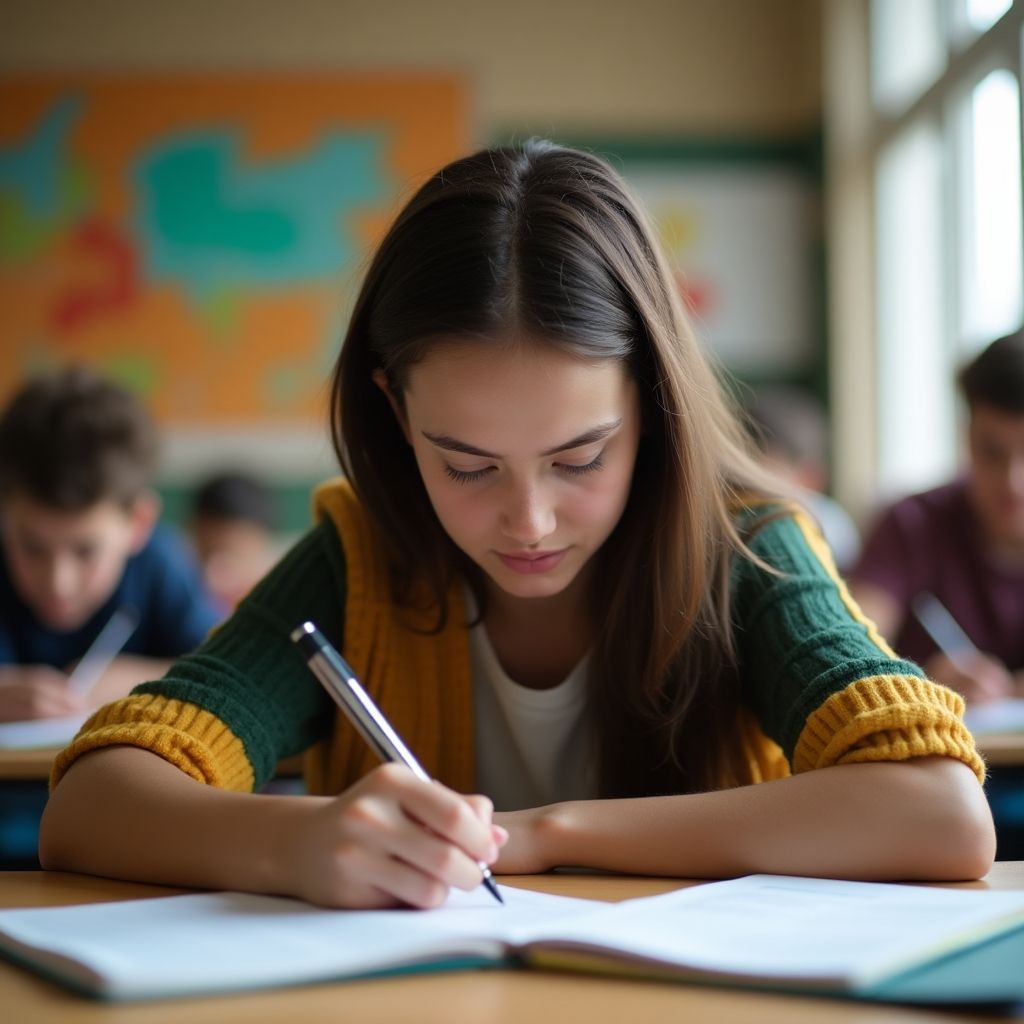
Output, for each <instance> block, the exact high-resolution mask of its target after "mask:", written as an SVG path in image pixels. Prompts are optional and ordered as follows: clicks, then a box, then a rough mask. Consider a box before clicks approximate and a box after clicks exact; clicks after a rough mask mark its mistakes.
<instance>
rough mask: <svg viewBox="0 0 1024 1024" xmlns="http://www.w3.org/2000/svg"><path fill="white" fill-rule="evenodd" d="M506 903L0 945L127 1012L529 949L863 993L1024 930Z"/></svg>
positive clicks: (745, 901)
mask: <svg viewBox="0 0 1024 1024" xmlns="http://www.w3.org/2000/svg"><path fill="white" fill-rule="evenodd" d="M502 895H503V896H504V897H505V900H506V903H505V905H504V906H499V905H498V904H496V903H495V902H494V901H493V900H492V898H491V897H490V895H489V894H488V893H487V892H486V890H484V889H483V888H479V889H477V890H475V891H474V892H472V893H468V894H463V893H456V894H454V895H453V896H452V898H451V899H450V900H449V902H448V903H447V904H446V905H445V906H444V907H443V908H441V909H438V910H429V911H414V910H374V911H340V910H334V911H332V910H324V909H322V908H318V907H313V906H310V905H309V904H306V903H302V902H300V901H297V900H289V899H283V898H278V897H271V896H254V895H249V894H242V893H202V894H196V895H189V896H171V897H165V898H161V899H149V900H132V901H129V902H122V903H105V904H95V905H84V906H74V907H51V908H42V909H32V910H7V911H0V948H6V949H8V950H10V951H13V952H14V953H15V954H16V955H20V956H21V957H22V958H24V959H27V960H29V961H30V962H32V963H34V964H35V965H37V966H39V967H40V968H41V969H43V970H49V972H50V973H54V974H57V975H58V976H61V977H64V978H65V979H71V980H72V981H77V983H78V984H79V985H80V986H83V987H86V988H89V989H91V990H93V991H96V992H98V993H100V994H102V995H106V996H108V997H111V998H122V999H132V998H153V997H158V996H167V995H175V994H185V993H202V992H215V991H228V990H231V989H239V988H255V987H266V986H275V985H290V984H300V983H303V982H311V981H326V980H331V979H340V978H346V977H355V976H358V975H360V974H366V973H372V972H376V971H385V970H390V969H394V968H402V967H411V966H414V965H420V964H429V963H432V962H437V963H444V962H445V961H449V962H450V961H453V960H454V961H458V960H460V959H466V958H470V959H482V960H487V961H498V960H501V959H503V958H504V956H505V955H506V953H507V951H508V950H509V948H520V949H521V948H524V947H526V946H527V945H533V946H535V947H539V948H541V949H543V948H547V949H549V950H550V949H551V948H552V947H553V946H563V947H565V946H567V947H568V948H570V949H573V950H581V949H582V950H586V949H592V950H598V951H602V952H608V951H610V952H611V953H612V954H613V955H614V956H615V957H616V958H618V959H620V960H623V959H628V958H630V957H633V958H640V959H641V960H642V961H643V962H645V963H650V964H666V965H670V966H671V967H672V968H673V969H674V970H680V969H681V968H686V969H691V970H693V971H697V972H700V973H702V974H703V975H705V976H712V977H713V976H718V977H720V978H723V979H726V978H734V979H746V980H757V981H759V982H762V983H779V984H782V983H786V982H788V983H791V984H803V985H814V984H821V985H825V986H827V987H829V988H833V989H856V988H857V987H858V986H859V985H863V984H868V983H870V982H871V981H873V980H879V979H881V978H883V977H885V976H887V975H889V974H892V973H897V972H898V971H900V970H903V969H906V968H909V967H910V966H913V965H914V964H915V963H918V962H923V961H925V960H927V959H930V958H931V957H932V956H936V955H940V954H941V953H942V952H945V951H948V950H951V949H953V948H955V947H956V946H957V945H960V944H962V943H964V942H968V941H970V940H972V939H974V938H979V937H981V936H983V935H990V934H994V933H997V932H998V931H1000V930H1005V929H1006V928H1009V927H1011V926H1013V924H1014V923H1016V924H1018V925H1020V924H1024V892H1012V891H1011V892H1007V891H982V890H951V889H939V888H932V887H926V886H899V885H885V884H880V883H879V884H875V883H863V882H837V881H829V880H822V879H812V878H793V877H784V876H776V875H754V876H750V877H747V878H740V879H735V880H731V881H727V882H716V883H710V884H707V885H700V886H695V887H693V888H690V889H684V890H680V891H677V892H672V893H668V894H665V895H662V896H653V897H649V898H645V899H636V900H627V901H625V902H623V903H619V904H604V903H599V902H596V901H592V900H576V899H569V898H566V897H560V896H551V895H548V894H545V893H535V892H528V891H524V890H520V889H515V888H512V887H510V886H502ZM62 958H63V959H62ZM554 959H556V960H557V952H556V953H555V955H554ZM680 976H683V977H685V971H682V972H681V973H680Z"/></svg>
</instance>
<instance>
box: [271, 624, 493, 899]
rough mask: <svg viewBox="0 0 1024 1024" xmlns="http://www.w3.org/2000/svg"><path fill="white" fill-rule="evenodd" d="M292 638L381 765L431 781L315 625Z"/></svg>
mask: <svg viewBox="0 0 1024 1024" xmlns="http://www.w3.org/2000/svg"><path fill="white" fill-rule="evenodd" d="M291 638H292V640H293V641H294V642H295V643H296V644H298V646H299V648H300V649H301V650H302V653H303V654H304V655H305V656H306V661H307V662H308V663H309V667H310V669H311V670H312V672H313V674H314V675H315V676H316V677H317V679H319V680H320V682H321V683H322V684H323V687H324V689H325V690H327V692H328V693H329V694H330V695H331V697H332V698H333V699H334V702H335V704H337V705H338V707H339V708H341V710H342V711H343V712H344V713H345V714H346V716H347V717H348V719H349V721H350V722H351V723H352V724H353V725H354V726H355V728H356V730H357V731H358V732H359V734H360V735H361V736H362V737H363V739H364V740H366V742H367V743H368V744H369V745H370V747H371V748H372V749H373V750H374V752H375V753H376V754H377V756H378V757H379V758H380V759H381V760H382V761H397V762H399V763H400V764H404V765H405V766H406V768H408V769H409V770H410V771H411V772H412V773H413V774H414V775H416V776H417V777H418V778H421V779H423V780H424V781H425V782H430V781H432V780H431V778H430V776H429V775H428V774H427V773H426V771H424V769H423V766H422V765H421V764H420V763H419V761H417V760H416V758H415V757H414V756H413V753H412V751H411V750H410V749H409V748H408V747H407V746H406V745H405V744H404V743H403V742H402V739H401V737H400V736H399V735H398V733H397V732H395V730H394V729H393V728H392V726H391V723H390V722H389V721H388V720H387V719H386V718H385V717H384V715H383V713H382V712H381V710H380V708H378V707H377V705H376V704H375V703H374V702H373V700H372V698H371V697H370V695H369V694H368V693H367V692H366V691H365V690H364V689H363V687H362V685H361V684H360V682H359V680H358V679H356V674H355V673H354V672H353V671H352V668H351V667H350V666H349V664H348V662H347V661H345V659H344V658H343V657H342V656H341V655H340V654H339V653H338V652H337V651H336V650H335V649H334V647H333V646H332V645H331V643H330V642H329V641H328V639H327V637H325V636H324V635H323V633H321V632H320V630H319V629H317V628H316V626H315V625H313V623H312V622H304V623H303V624H302V625H301V626H299V627H298V628H297V629H294V630H292V634H291ZM477 864H478V866H479V868H480V872H481V874H482V875H483V882H484V885H485V886H486V887H487V891H488V892H489V893H490V894H491V895H492V896H493V897H494V898H495V899H496V900H497V901H498V902H499V903H504V902H505V901H504V900H503V899H502V898H501V893H499V892H498V886H497V884H496V883H495V881H494V876H493V875H492V874H491V869H490V868H489V867H488V866H487V865H486V864H484V863H483V862H481V861H478V862H477Z"/></svg>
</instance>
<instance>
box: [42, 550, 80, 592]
mask: <svg viewBox="0 0 1024 1024" xmlns="http://www.w3.org/2000/svg"><path fill="white" fill-rule="evenodd" d="M77 587H78V571H77V569H76V567H75V562H74V559H73V558H69V557H64V556H61V555H56V556H54V558H53V559H52V560H51V561H50V565H49V570H48V572H47V574H46V589H47V593H48V595H49V596H50V597H51V598H55V599H56V600H59V601H64V600H66V599H67V598H69V597H71V596H72V595H73V594H74V593H75V590H76V589H77Z"/></svg>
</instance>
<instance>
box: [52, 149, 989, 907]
mask: <svg viewBox="0 0 1024 1024" xmlns="http://www.w3.org/2000/svg"><path fill="white" fill-rule="evenodd" d="M332 428H333V438H334V443H335V446H336V449H337V452H338V456H339V459H340V461H341V465H342V467H343V469H344V471H345V477H346V479H347V482H346V483H340V482H334V483H330V484H328V485H326V486H324V487H322V488H321V489H320V491H319V492H318V494H317V496H316V509H317V514H318V523H317V525H316V526H315V527H314V528H313V529H312V530H311V531H310V532H309V533H308V534H307V535H306V536H305V537H304V539H302V540H301V541H300V542H299V543H298V544H297V546H296V547H295V548H294V549H293V550H292V551H291V552H290V553H288V554H287V555H286V556H285V558H284V559H283V561H282V562H281V563H280V564H279V565H278V566H277V567H276V568H275V569H273V570H272V571H271V573H270V574H269V575H268V576H267V577H266V579H265V580H264V581H263V582H262V583H260V584H259V585H257V587H256V588H255V590H254V591H253V592H252V593H251V594H250V596H248V597H247V598H246V599H245V600H244V601H242V603H241V605H240V606H239V608H238V610H237V612H236V613H235V614H234V615H233V616H232V617H231V618H230V619H229V620H228V621H227V623H226V624H225V625H224V626H223V627H222V628H220V629H219V630H218V631H217V632H216V633H215V634H214V635H213V636H212V637H211V638H210V639H209V640H208V641H207V642H206V644H205V645H204V646H203V647H202V648H200V649H199V651H198V652H197V653H195V654H194V655H191V656H189V657H186V658H183V659H182V660H180V661H179V662H178V663H177V664H176V665H175V666H174V667H173V668H172V669H171V671H170V672H169V673H168V674H167V675H166V676H165V677H164V678H163V679H161V680H159V681H157V682H151V683H147V684H145V685H143V686H141V687H138V688H137V689H136V690H135V691H133V694H132V695H131V696H129V697H127V698H125V699H123V700H120V701H118V702H116V703H114V704H111V705H108V706H107V707H105V708H103V709H101V710H100V711H99V712H98V713H97V714H96V715H95V716H94V717H93V718H92V719H91V720H90V721H89V722H88V723H87V724H86V725H85V727H84V728H83V730H82V732H81V733H80V734H79V736H78V737H77V738H76V739H75V741H74V742H73V743H72V744H71V746H70V747H68V749H67V750H65V751H64V752H63V753H62V754H61V756H60V757H59V758H58V760H57V763H56V765H55V769H54V777H53V786H54V788H53V794H52V796H51V799H50V803H49V805H48V808H47V811H46V815H45V819H44V822H43V831H42V839H41V849H40V856H41V859H42V862H43V864H44V865H45V866H46V867H48V868H60V869H67V870H75V871H84V872H89V873H94V874H102V875H113V876H117V877H121V878H131V879H140V880H146V881H151V882H164V883H172V884H179V885H194V886H210V887H218V888H221V887H223V888H233V889H242V890H252V891H257V892H272V893H285V894H290V895H294V896H299V897H303V898H305V899H308V900H311V901H314V902H317V903H322V904H327V905H332V906H361V907H367V906H387V905H394V904H396V903H402V904H410V905H414V906H420V907H429V906H434V905H436V904H438V903H439V902H441V901H442V900H443V899H444V897H445V895H446V893H447V891H448V889H449V888H450V887H458V888H463V889H468V888H472V887H474V886H476V885H477V884H479V882H480V870H479V867H478V866H477V862H478V861H484V862H486V863H488V864H491V865H493V868H494V870H495V871H497V872H513V873H519V872H537V871H545V870H548V869H550V868H552V867H555V866H557V865H574V866H586V867H591V868H597V869H606V870H611V871H621V872H631V873H641V874H653V875H675V876H700V877H718V876H729V875H736V874H742V873H746V872H755V871H767V872H780V873H795V874H807V875H824V876H831V877H845V878H861V879H873V878H885V879H893V878H903V879H907V878H916V879H964V878H975V877H978V876H979V875H981V874H983V873H984V872H985V871H986V870H987V869H988V867H989V865H990V863H991V861H992V858H993V854H994V838H993V830H992V823H991V818H990V815H989V811H988V807H987V805H986V802H985V798H984V795H983V792H982V788H981V785H980V782H979V780H980V778H981V776H982V774H983V765H982V762H981V760H980V758H979V756H978V754H977V753H976V751H975V748H974V744H973V741H972V739H971V736H970V734H969V733H968V732H967V731H966V729H965V728H964V725H963V722H962V720H961V714H962V710H963V705H962V701H961V699H960V697H959V696H957V695H956V694H954V693H953V692H952V691H950V690H948V689H945V688H943V687H940V686H938V685H936V684H934V683H932V682H930V681H928V680H927V679H925V678H924V677H923V676H922V674H921V671H920V670H919V669H918V668H917V667H916V666H915V665H913V664H912V663H909V662H906V661H903V660H900V659H899V658H897V656H896V655H895V654H894V653H893V652H892V651H891V650H890V649H889V648H888V647H887V645H886V644H885V642H884V641H883V640H882V638H881V637H880V636H878V634H877V632H876V631H875V630H874V627H873V626H872V624H871V623H870V622H868V621H867V620H865V619H864V618H863V616H862V615H861V614H860V612H859V611H858V609H857V608H856V606H855V605H854V604H853V603H852V602H851V600H850V598H849V595H848V593H847V591H846V588H845V587H844V585H843V584H842V583H841V581H840V580H839V579H838V578H837V576H836V573H835V570H834V567H833V564H832V560H831V558H830V556H829V554H828V551H827V549H826V548H825V546H824V544H823V542H822V541H821V539H820V536H819V535H818V534H817V532H815V530H814V528H813V527H812V526H811V524H810V522H809V520H808V519H807V517H806V516H805V515H804V514H803V513H802V512H800V511H799V510H798V509H796V508H792V507H790V506H789V505H787V504H786V503H785V502H783V501H780V499H779V498H778V496H777V491H776V489H775V488H774V486H773V483H772V480H771V479H770V478H769V477H767V476H766V475H765V474H764V473H763V472H762V471H760V470H759V469H758V468H757V466H756V464H755V463H754V462H753V461H752V460H751V457H750V456H749V455H748V454H747V451H746V449H745V447H744V441H743V440H742V436H743V435H742V431H741V430H740V429H739V428H738V427H737V424H736V423H735V422H734V420H733V418H732V416H731V414H730V412H729V411H728V410H727V407H726V405H725V403H724V400H723V398H722V396H721V394H720V392H719V388H718V386H717V384H716V380H715V377H714V375H713V373H712V371H711V370H710V369H709V366H708V364H707V363H706V361H705V359H704V357H703V356H702V354H701V352H700V350H699V348H698V345H697V343H696V341H695V339H694V336H693V333H692V330H691V328H690V326H689V325H688V323H687V322H686V318H685V316H684V314H683V312H682V310H681V308H680V303H679V301H678V299H677V296H676V293H675V290H674V288H673V285H672V280H671V277H670V275H669V273H668V272H667V270H666V267H665V265H664V263H663V261H662V258H661V256H660V255H659V254H658V250H657V247H656V244H655V242H654V239H653V236H652V233H651V230H650V228H649V227H648V226H647V225H646V223H645V220H644V217H643V215H642V213H641V211H640V210H639V209H638V206H637V204H636V202H635V200H634V199H633V198H632V197H631V196H630V194H629V192H628V191H627V189H626V187H625V185H624V184H623V182H622V181H621V180H620V178H619V177H618V176H617V174H616V173H615V172H614V171H613V170H612V169H611V168H609V167H608V166H607V165H606V164H605V163H603V162H602V161H601V160H599V159H597V158H595V157H594V156H591V155H589V154H586V153H582V152H577V151H574V150H571V149H564V148H560V147H558V146H555V145H552V144H550V143H546V142H538V141H533V142H528V143H526V144H524V145H522V146H517V147H512V148H504V149H495V150H489V151H485V152H482V153H478V154H477V155H475V156H471V157H468V158H466V159H462V160H459V161H457V162H455V163H453V164H451V165H450V166H448V167H446V168H444V169H443V170H442V171H441V172H440V173H438V174H437V175H436V176H435V177H433V178H432V179H431V180H430V181H429V182H428V183H427V184H426V185H424V186H423V188H422V189H421V190H420V191H419V192H418V193H417V194H416V195H415V196H414V197H413V199H412V200H411V201H410V202H409V204H408V206H406V208H405V209H404V210H403V211H402V213H401V214H400V215H399V217H398V219H397V221H396V222H395V224H394V226H393V227H392V228H391V230H390V231H389V233H388V234H387V236H386V237H385V239H384V241H383V243H382V244H381V246H380V249H379V251H378V252H377V254H376V257H375V259H374V261H373V263H372V265H371V267H370V269H369V271H368V274H367V277H366V280H365V283H364V285H363V287H362V291H361V293H360V296H359V298H358V301H357V303H356V305H355V308H354V311H353V314H352V318H351V323H350V326H349V328H348V333H347V336H346V338H345V341H344V344H343V346H342V349H341V354H340V357H339V359H338V364H337V367H336V370H335V373H334V377H333V392H332ZM307 619H310V620H313V621H314V622H316V623H317V624H318V625H319V626H320V628H321V629H322V630H323V631H324V632H325V633H326V634H327V636H328V637H329V638H330V639H331V640H332V642H333V643H334V644H335V645H336V646H337V647H338V648H339V649H340V650H341V651H342V652H343V653H344V655H345V656H346V658H347V659H348V661H349V662H351V663H352V665H353V667H354V668H355V670H356V672H357V674H358V675H359V676H360V678H361V679H362V681H363V683H364V685H366V686H367V688H368V689H369V690H370V691H371V693H372V694H373V695H374V696H375V697H376V699H377V701H378V703H379V704H380V705H381V706H382V709H383V710H384V712H385V713H386V714H387V715H388V716H389V718H390V719H391V721H392V722H393V724H394V725H395V727H396V728H397V730H398V732H399V733H400V734H401V735H402V736H403V738H404V739H405V741H406V743H407V744H408V746H409V747H410V748H411V749H412V750H414V751H415V752H416V754H417V755H418V757H419V759H420V760H421V761H422V762H423V764H424V766H425V767H426V769H427V771H428V772H430V773H431V775H433V776H434V777H435V778H436V779H437V780H438V781H437V782H435V783H428V782H422V781H420V780H419V779H417V778H415V777H414V776H413V775H412V774H411V773H410V772H409V771H408V770H407V769H404V768H401V767H396V766H394V765H389V766H385V767H381V766H379V765H378V764H377V761H376V758H375V757H374V755H373V754H372V753H371V752H370V751H369V749H368V748H367V747H366V746H365V745H364V744H363V743H362V741H361V740H360V739H359V738H358V736H356V735H355V733H354V732H353V731H352V730H351V728H350V726H349V725H348V723H347V721H346V720H344V719H343V718H342V717H340V716H339V715H337V714H336V713H335V711H334V708H333V705H332V704H331V703H330V701H329V699H328V697H327V696H326V694H325V693H324V692H323V690H322V689H321V687H320V686H319V684H318V683H317V681H316V679H315V678H314V677H313V675H312V674H311V672H310V671H309V669H308V667H307V666H306V664H305V662H304V659H303V657H302V655H301V654H300V653H299V652H298V650H297V649H296V648H295V647H294V645H292V644H291V643H290V641H289V634H290V632H291V631H292V630H293V629H294V628H295V627H296V626H297V625H299V624H300V623H302V622H303V621H305V620H307ZM302 750H308V751H309V754H308V758H307V781H308V784H309V789H310V792H311V794H312V795H309V796H283V795H253V793H252V791H253V789H254V788H255V787H259V786H260V785H261V784H262V783H263V782H265V781H266V780H267V779H268V778H269V777H270V776H271V774H272V773H273V771H274V765H275V762H276V761H277V759H278V758H280V757H282V756H284V755H289V754H293V753H295V752H297V751H302ZM470 793H484V794H486V796H469V795H463V794H470ZM492 806H493V808H494V810H493V812H492Z"/></svg>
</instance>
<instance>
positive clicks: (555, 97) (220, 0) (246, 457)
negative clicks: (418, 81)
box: [0, 0, 822, 520]
mask: <svg viewBox="0 0 1024 1024" xmlns="http://www.w3.org/2000/svg"><path fill="white" fill-rule="evenodd" d="M820 22H821V13H820V2H819V0H628V2H620V0H518V2H516V3H514V4H507V3H497V2H488V0H483V2H481V0H433V2H431V3H424V2H422V0H173V2H165V0H88V2H83V0H77V2H76V0H23V2H15V3H11V2H9V3H6V4H5V5H4V13H3V18H2V21H0V72H17V71H22V72H24V71H29V72H31V71H79V70H81V71H91V72H112V71H132V70H141V71H147V72H152V71H185V72H210V71H216V72H224V73H226V74H230V73H232V72H242V71H244V72H248V73H253V72H255V73H259V72H262V71H266V72H287V71H290V70H298V71H303V72H310V71H331V70H345V71H352V70H385V71H408V70H412V71H437V70H443V71H445V72H451V71H455V72H457V73H461V74H463V75H465V76H466V79H467V81H468V83H469V88H470V96H471V113H470V122H471V123H470V134H471V136H472V140H473V142H474V143H477V144H485V143H489V142H494V141H505V140H507V139H509V138H513V137H517V136H524V135H530V134H542V135H552V136H555V137H559V138H563V139H568V140H584V141H587V140H607V139H613V140H620V141H629V140H634V141H639V142H641V143H654V144H668V145H677V144H679V143H684V144H685V143H693V142H696V143H698V144H702V145H703V144H708V143H711V144H715V143H716V142H721V141H731V142H736V141H739V142H755V143H757V144H761V145H763V144H766V143H767V144H771V143H773V142H775V141H778V142H781V143H790V142H792V141H793V140H797V141H798V142H799V141H802V140H807V139H810V138H814V137H815V136H817V134H818V133H819V132H820V127H821V102H822V100H821V85H820V80H821V68H820V43H819V35H820V28H821V26H820ZM211 444H212V445H215V446H216V447H217V450H218V451H219V452H220V453H221V461H223V462H225V463H234V464H239V465H241V466H243V467H248V468H253V469H262V470H264V471H266V472H268V473H270V474H272V475H274V477H275V480H276V482H277V483H278V484H279V485H280V486H281V488H282V490H283V491H285V492H286V501H287V504H288V507H289V509H291V510H292V513H291V514H290V515H289V519H290V520H294V519H296V518H297V517H299V516H302V515H304V514H305V508H306V497H305V495H306V489H307V484H308V482H309V481H310V479H313V478H315V477H317V476H322V475H324V474H326V473H329V472H332V471H333V466H334V463H333V456H332V454H331V451H330V448H329V446H328V444H327V443H326V438H325V436H324V432H323V430H322V429H321V427H320V425H319V424H315V425H313V426H312V427H311V428H310V430H309V432H308V435H306V434H304V435H302V436H298V437H296V435H295V434H294V433H291V434H287V435H285V434H282V432H280V431H275V430H269V431H264V432H262V433H261V432H259V431H256V430H253V429H252V428H251V427H250V426H239V427H238V428H237V429H232V428H230V427H223V428H221V429H220V430H219V432H218V435H217V437H216V438H215V439H211V437H210V433H209V429H208V428H207V427H206V426H205V425H204V426H202V427H200V428H198V429H197V431H195V432H192V433H190V432H189V431H188V430H178V431H176V432H174V433H172V434H171V435H170V436H169V437H168V440H167V444H166V445H165V463H164V474H163V483H164V485H165V487H164V490H165V497H166V498H167V507H168V509H169V510H170V511H171V513H172V514H176V513H177V511H178V510H179V509H181V508H183V507H184V501H185V499H186V496H187V494H188V492H189V489H190V485H191V482H192V480H193V479H194V476H195V466H196V459H197V458H199V457H200V455H201V453H204V452H208V450H209V448H210V446H211ZM297 451H298V452H301V453H302V454H301V456H300V457H297V456H296V452H297ZM204 457H205V456H204Z"/></svg>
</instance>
